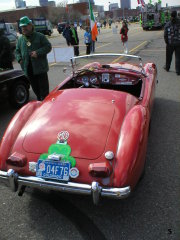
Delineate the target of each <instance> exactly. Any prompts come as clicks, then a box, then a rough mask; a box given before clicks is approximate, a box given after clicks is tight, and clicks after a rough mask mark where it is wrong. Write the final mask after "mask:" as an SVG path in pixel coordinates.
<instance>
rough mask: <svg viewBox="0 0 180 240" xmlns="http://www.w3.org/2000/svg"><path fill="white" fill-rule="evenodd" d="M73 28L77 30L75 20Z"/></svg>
mask: <svg viewBox="0 0 180 240" xmlns="http://www.w3.org/2000/svg"><path fill="white" fill-rule="evenodd" d="M74 28H75V29H76V31H77V22H74Z"/></svg>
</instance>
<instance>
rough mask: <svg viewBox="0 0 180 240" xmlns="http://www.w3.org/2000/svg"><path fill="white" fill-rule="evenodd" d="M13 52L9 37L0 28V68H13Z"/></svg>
mask: <svg viewBox="0 0 180 240" xmlns="http://www.w3.org/2000/svg"><path fill="white" fill-rule="evenodd" d="M12 62H13V53H12V50H11V44H10V41H9V39H8V38H7V37H6V36H5V35H4V30H3V29H1V30H0V68H2V69H13V64H12Z"/></svg>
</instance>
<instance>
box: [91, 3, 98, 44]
mask: <svg viewBox="0 0 180 240" xmlns="http://www.w3.org/2000/svg"><path fill="white" fill-rule="evenodd" d="M89 13H90V26H91V35H92V40H93V41H95V40H96V37H97V35H98V29H97V22H96V20H95V17H94V14H93V10H92V6H91V3H90V0H89Z"/></svg>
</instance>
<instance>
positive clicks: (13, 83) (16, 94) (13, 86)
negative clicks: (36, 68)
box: [0, 69, 30, 108]
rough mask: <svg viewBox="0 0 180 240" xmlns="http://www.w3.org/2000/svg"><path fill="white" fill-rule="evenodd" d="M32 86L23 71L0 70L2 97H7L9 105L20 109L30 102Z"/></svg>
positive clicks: (0, 91) (0, 92)
mask: <svg viewBox="0 0 180 240" xmlns="http://www.w3.org/2000/svg"><path fill="white" fill-rule="evenodd" d="M29 88H30V84H29V81H28V79H27V78H26V77H25V75H24V73H23V71H21V70H16V69H10V70H4V69H0V95H1V96H2V95H3V94H4V95H7V96H8V100H9V103H10V104H11V105H12V106H13V107H15V108H20V107H22V106H23V105H24V104H26V103H27V102H28V100H29Z"/></svg>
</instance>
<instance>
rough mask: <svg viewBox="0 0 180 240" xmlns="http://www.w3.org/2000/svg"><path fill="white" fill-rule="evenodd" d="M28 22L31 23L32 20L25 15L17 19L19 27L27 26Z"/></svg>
mask: <svg viewBox="0 0 180 240" xmlns="http://www.w3.org/2000/svg"><path fill="white" fill-rule="evenodd" d="M30 23H32V21H31V20H30V19H29V18H28V17H27V16H24V17H22V18H20V20H19V26H20V27H23V26H27V25H28V24H30Z"/></svg>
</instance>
